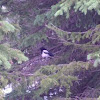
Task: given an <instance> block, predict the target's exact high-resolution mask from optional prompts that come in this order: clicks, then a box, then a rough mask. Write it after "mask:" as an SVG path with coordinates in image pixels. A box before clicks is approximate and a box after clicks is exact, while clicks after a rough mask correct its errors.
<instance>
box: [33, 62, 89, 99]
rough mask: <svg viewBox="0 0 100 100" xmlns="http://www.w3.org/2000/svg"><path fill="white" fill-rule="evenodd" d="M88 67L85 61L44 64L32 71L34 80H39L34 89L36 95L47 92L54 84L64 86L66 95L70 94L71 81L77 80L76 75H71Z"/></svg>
mask: <svg viewBox="0 0 100 100" xmlns="http://www.w3.org/2000/svg"><path fill="white" fill-rule="evenodd" d="M89 67H90V65H89V63H86V62H72V63H70V64H65V65H63V64H62V65H58V66H55V65H51V66H44V67H42V68H41V69H39V70H38V71H36V72H35V73H34V80H35V81H36V80H37V81H39V86H38V89H37V90H36V91H35V95H36V97H38V96H39V95H41V94H43V93H47V92H48V90H49V89H50V88H54V87H56V86H59V87H62V86H64V87H65V88H66V97H69V96H70V94H71V91H70V87H71V86H73V82H74V81H77V80H78V78H77V76H73V75H74V73H75V72H77V73H78V72H79V71H81V70H84V71H85V70H87V69H88V68H89Z"/></svg>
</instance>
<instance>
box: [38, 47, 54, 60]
mask: <svg viewBox="0 0 100 100" xmlns="http://www.w3.org/2000/svg"><path fill="white" fill-rule="evenodd" d="M40 50H41V56H42V58H46V59H47V58H51V57H53V56H54V55H53V54H52V53H51V52H50V51H48V50H47V49H46V48H44V47H41V48H40Z"/></svg>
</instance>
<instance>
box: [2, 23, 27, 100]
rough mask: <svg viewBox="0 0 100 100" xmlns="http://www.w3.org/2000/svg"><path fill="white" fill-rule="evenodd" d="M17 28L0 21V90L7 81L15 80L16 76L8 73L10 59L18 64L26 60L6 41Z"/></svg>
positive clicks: (10, 66)
mask: <svg viewBox="0 0 100 100" xmlns="http://www.w3.org/2000/svg"><path fill="white" fill-rule="evenodd" d="M17 30H18V29H16V28H15V26H14V25H13V24H11V23H9V22H7V21H0V90H2V88H4V87H5V86H6V85H7V84H8V83H9V82H12V83H13V82H15V81H16V79H17V77H18V76H16V75H13V74H12V75H11V74H10V73H9V71H10V69H11V68H12V65H13V64H14V63H13V61H12V60H13V59H15V60H16V61H17V62H18V64H21V63H22V62H23V61H27V60H28V58H27V57H26V56H25V55H24V54H23V53H22V52H21V51H20V50H18V49H14V48H11V47H10V45H9V44H8V43H7V42H10V40H9V36H11V34H14V33H15V34H16V33H17ZM8 40H9V41H8ZM0 94H1V95H0V98H1V99H2V100H3V98H2V93H0Z"/></svg>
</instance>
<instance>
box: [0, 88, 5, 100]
mask: <svg viewBox="0 0 100 100" xmlns="http://www.w3.org/2000/svg"><path fill="white" fill-rule="evenodd" d="M0 100H4V95H3V92H2V90H1V89H0Z"/></svg>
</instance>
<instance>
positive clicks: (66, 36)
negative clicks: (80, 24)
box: [46, 24, 100, 45]
mask: <svg viewBox="0 0 100 100" xmlns="http://www.w3.org/2000/svg"><path fill="white" fill-rule="evenodd" d="M46 27H47V28H49V29H51V30H53V31H55V32H56V33H57V35H58V36H59V37H60V38H61V39H62V40H65V41H64V42H66V43H67V41H71V42H73V43H76V42H80V41H81V40H84V39H90V41H89V42H87V45H88V44H95V43H99V42H100V34H99V33H100V32H99V30H100V25H97V26H96V27H95V28H94V29H89V30H88V31H85V32H67V31H63V30H61V29H59V28H57V27H56V26H54V25H53V24H50V25H46ZM85 45H86V44H85Z"/></svg>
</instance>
